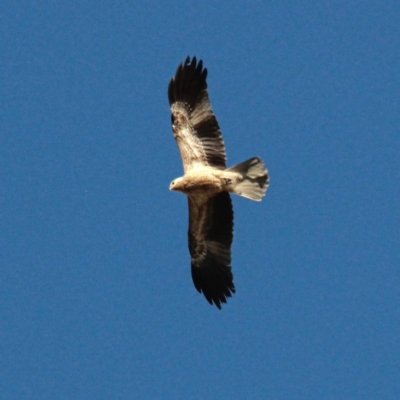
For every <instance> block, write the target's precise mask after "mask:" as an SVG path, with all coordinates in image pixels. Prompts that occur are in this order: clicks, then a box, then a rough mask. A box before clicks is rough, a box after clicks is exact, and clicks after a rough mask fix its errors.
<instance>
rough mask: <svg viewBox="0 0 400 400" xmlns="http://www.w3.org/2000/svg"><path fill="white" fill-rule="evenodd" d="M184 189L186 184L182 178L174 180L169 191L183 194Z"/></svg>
mask: <svg viewBox="0 0 400 400" xmlns="http://www.w3.org/2000/svg"><path fill="white" fill-rule="evenodd" d="M183 188H184V182H183V179H182V178H176V179H174V180H173V181H172V182H171V183H170V185H169V190H177V191H179V192H182V191H183Z"/></svg>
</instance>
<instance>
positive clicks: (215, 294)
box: [192, 261, 236, 309]
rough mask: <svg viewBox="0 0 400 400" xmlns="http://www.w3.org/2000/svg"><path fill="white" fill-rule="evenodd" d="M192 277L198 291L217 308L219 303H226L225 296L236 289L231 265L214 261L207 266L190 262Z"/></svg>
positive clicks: (219, 306) (228, 295)
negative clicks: (198, 265)
mask: <svg viewBox="0 0 400 400" xmlns="http://www.w3.org/2000/svg"><path fill="white" fill-rule="evenodd" d="M192 279H193V283H194V286H195V287H196V289H197V290H198V292H199V293H203V295H204V297H205V298H206V300H207V301H208V302H209V303H210V304H211V305H213V304H215V305H216V306H217V307H218V308H219V309H221V303H226V300H227V298H228V297H231V296H232V294H234V293H235V291H236V289H235V285H234V284H233V274H232V269H231V267H230V266H227V265H224V264H222V263H218V262H216V261H214V262H212V266H211V265H210V266H209V267H207V266H204V265H203V266H202V267H197V266H195V265H193V264H192Z"/></svg>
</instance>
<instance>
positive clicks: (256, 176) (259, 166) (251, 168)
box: [226, 157, 269, 201]
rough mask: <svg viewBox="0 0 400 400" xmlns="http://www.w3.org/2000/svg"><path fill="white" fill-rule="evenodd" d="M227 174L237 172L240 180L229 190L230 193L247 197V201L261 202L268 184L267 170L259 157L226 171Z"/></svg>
mask: <svg viewBox="0 0 400 400" xmlns="http://www.w3.org/2000/svg"><path fill="white" fill-rule="evenodd" d="M226 171H229V172H237V173H239V174H240V175H241V176H242V178H241V179H240V180H239V181H238V182H236V185H235V186H234V187H233V188H232V189H231V191H232V193H236V194H238V195H240V196H243V197H247V198H248V199H252V200H256V201H261V198H262V197H263V196H264V195H265V192H266V190H267V188H268V184H269V176H268V170H267V169H266V168H265V166H264V163H263V161H262V160H261V158H259V157H253V158H250V159H249V160H246V161H243V162H241V163H240V164H237V165H234V166H233V167H231V168H228V169H226Z"/></svg>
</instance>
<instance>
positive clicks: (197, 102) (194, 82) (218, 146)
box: [168, 57, 269, 308]
mask: <svg viewBox="0 0 400 400" xmlns="http://www.w3.org/2000/svg"><path fill="white" fill-rule="evenodd" d="M206 78H207V70H206V69H203V63H202V61H199V63H197V60H196V57H194V58H193V59H192V60H190V58H189V57H188V58H187V59H186V60H185V62H184V63H182V64H180V65H179V67H178V69H177V71H176V74H175V76H174V77H173V78H172V79H171V81H170V84H169V87H168V98H169V103H170V106H171V114H172V129H173V132H174V137H175V140H176V141H177V144H178V147H179V151H180V153H181V157H182V162H183V169H184V175H183V176H182V177H180V178H176V179H175V180H173V181H172V182H171V185H170V190H176V191H180V192H183V193H185V194H186V195H187V196H188V202H189V232H188V239H189V251H190V255H191V258H192V262H191V265H192V278H193V283H194V285H195V287H196V289H197V290H198V291H199V292H203V294H204V296H205V297H206V299H207V300H208V301H209V303H210V304H213V303H214V304H215V305H216V306H217V307H218V308H221V303H226V298H227V297H230V296H231V295H232V293H235V286H234V284H233V275H232V270H231V266H230V263H231V244H232V239H233V208H232V202H231V198H230V196H229V192H231V193H235V194H238V195H241V196H244V197H247V198H249V199H252V200H257V201H259V200H261V198H262V196H264V194H265V191H266V189H267V187H268V182H269V178H268V174H267V170H266V169H265V167H264V163H263V162H262V160H261V159H260V158H258V157H253V158H251V159H249V160H246V161H244V162H242V163H240V164H237V165H235V166H233V167H231V168H226V154H225V146H224V141H223V139H222V135H221V131H220V129H219V125H218V122H217V120H216V118H215V115H214V113H213V112H212V109H211V104H210V100H209V98H208V92H207V82H206Z"/></svg>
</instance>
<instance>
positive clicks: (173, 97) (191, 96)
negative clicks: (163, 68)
mask: <svg viewBox="0 0 400 400" xmlns="http://www.w3.org/2000/svg"><path fill="white" fill-rule="evenodd" d="M206 79H207V68H203V61H202V60H200V61H199V62H197V58H196V57H193V58H192V59H190V56H187V57H186V59H185V61H184V62H182V63H180V64H179V65H178V68H177V69H176V73H175V76H173V77H172V78H171V80H170V82H169V85H168V100H169V104H170V105H172V104H173V103H175V102H177V101H180V102H185V103H187V104H188V105H189V106H190V107H192V108H194V106H195V104H196V102H197V100H198V96H199V95H200V94H201V93H202V91H203V90H205V89H207V81H206Z"/></svg>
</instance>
